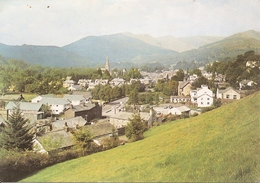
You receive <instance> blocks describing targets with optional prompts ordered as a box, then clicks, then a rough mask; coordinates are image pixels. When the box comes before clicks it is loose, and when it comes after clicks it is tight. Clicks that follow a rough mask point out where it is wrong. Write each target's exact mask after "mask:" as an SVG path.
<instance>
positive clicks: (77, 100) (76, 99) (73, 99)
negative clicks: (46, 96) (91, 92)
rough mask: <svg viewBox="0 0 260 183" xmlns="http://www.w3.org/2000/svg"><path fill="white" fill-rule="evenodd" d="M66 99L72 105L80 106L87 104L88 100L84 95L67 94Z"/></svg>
mask: <svg viewBox="0 0 260 183" xmlns="http://www.w3.org/2000/svg"><path fill="white" fill-rule="evenodd" d="M63 98H64V99H67V100H69V101H70V103H71V105H73V106H75V105H80V104H81V103H85V101H86V99H85V97H84V96H83V95H69V94H66V95H64V96H63Z"/></svg>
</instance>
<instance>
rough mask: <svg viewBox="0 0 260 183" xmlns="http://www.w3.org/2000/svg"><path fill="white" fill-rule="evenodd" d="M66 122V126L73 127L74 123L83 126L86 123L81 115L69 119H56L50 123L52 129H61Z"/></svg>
mask: <svg viewBox="0 0 260 183" xmlns="http://www.w3.org/2000/svg"><path fill="white" fill-rule="evenodd" d="M65 122H67V124H68V127H70V128H75V127H76V124H78V125H79V126H84V125H85V124H86V120H85V119H83V118H82V117H81V116H77V117H75V118H70V119H64V120H58V121H55V122H53V123H52V127H53V130H61V129H63V126H64V124H65Z"/></svg>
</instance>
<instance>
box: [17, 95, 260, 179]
mask: <svg viewBox="0 0 260 183" xmlns="http://www.w3.org/2000/svg"><path fill="white" fill-rule="evenodd" d="M259 109H260V92H258V93H255V94H253V95H250V96H248V97H246V98H243V99H241V100H239V101H236V102H233V103H231V104H227V105H224V106H222V107H220V108H218V109H215V110H213V111H210V112H207V113H204V114H201V115H199V116H197V117H193V118H188V119H182V120H178V121H174V122H170V123H167V124H164V125H161V126H159V127H154V128H152V129H150V130H149V131H147V132H146V133H145V139H144V140H141V141H138V142H134V143H129V144H126V145H124V146H120V147H117V148H115V149H111V150H108V151H104V152H100V153H96V154H93V155H90V156H86V157H82V158H78V159H75V160H70V161H66V162H64V163H60V164H57V165H54V166H51V167H48V168H46V169H44V170H42V171H39V172H38V173H36V174H34V175H32V176H30V177H28V178H26V179H24V180H22V181H25V182H54V181H57V182H73V181H76V182H93V181H94V182H98V181H101V182H105V181H110V182H183V181H185V182H205V181H206V182H209V181H210V182H256V181H260V153H259V152H260V138H259V137H260V136H259V132H260V123H259V122H260V121H259V113H258V112H259Z"/></svg>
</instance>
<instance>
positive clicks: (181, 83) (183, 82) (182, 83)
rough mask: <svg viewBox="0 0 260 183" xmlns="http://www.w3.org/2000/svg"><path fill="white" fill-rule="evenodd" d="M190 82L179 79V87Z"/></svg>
mask: <svg viewBox="0 0 260 183" xmlns="http://www.w3.org/2000/svg"><path fill="white" fill-rule="evenodd" d="M189 83H190V82H189V81H179V88H184V87H185V86H186V85H188V84H189Z"/></svg>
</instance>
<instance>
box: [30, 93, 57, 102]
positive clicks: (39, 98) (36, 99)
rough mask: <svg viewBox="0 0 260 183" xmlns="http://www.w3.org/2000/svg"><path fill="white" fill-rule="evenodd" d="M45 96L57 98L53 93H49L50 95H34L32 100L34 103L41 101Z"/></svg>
mask: <svg viewBox="0 0 260 183" xmlns="http://www.w3.org/2000/svg"><path fill="white" fill-rule="evenodd" d="M43 98H57V97H56V96H55V95H53V94H49V95H39V96H37V97H34V98H33V99H32V100H31V102H32V103H39V102H40V101H41V100H42V99H43Z"/></svg>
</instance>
